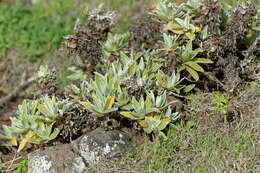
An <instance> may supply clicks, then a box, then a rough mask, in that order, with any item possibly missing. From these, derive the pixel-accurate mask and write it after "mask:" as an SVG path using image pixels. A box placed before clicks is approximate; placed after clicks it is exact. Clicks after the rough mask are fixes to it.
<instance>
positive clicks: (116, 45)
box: [100, 33, 128, 58]
mask: <svg viewBox="0 0 260 173" xmlns="http://www.w3.org/2000/svg"><path fill="white" fill-rule="evenodd" d="M127 41H128V34H114V35H112V34H111V33H108V36H107V40H106V41H105V42H101V43H100V44H101V46H102V52H103V55H104V56H105V57H106V58H109V57H110V56H111V54H112V55H114V56H119V55H120V51H121V50H122V49H123V48H124V46H125V45H126V43H127Z"/></svg>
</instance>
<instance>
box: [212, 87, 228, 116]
mask: <svg viewBox="0 0 260 173" xmlns="http://www.w3.org/2000/svg"><path fill="white" fill-rule="evenodd" d="M212 102H213V103H214V105H215V106H214V113H220V114H221V115H225V114H227V108H228V104H229V97H228V96H226V95H225V94H220V93H218V92H216V93H214V95H213V100H212Z"/></svg>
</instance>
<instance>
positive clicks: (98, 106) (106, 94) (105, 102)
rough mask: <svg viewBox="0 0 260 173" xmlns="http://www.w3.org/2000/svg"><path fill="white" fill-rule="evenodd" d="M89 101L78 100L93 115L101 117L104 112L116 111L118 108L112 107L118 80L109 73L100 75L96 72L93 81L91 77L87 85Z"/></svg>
mask: <svg viewBox="0 0 260 173" xmlns="http://www.w3.org/2000/svg"><path fill="white" fill-rule="evenodd" d="M88 87H89V89H90V91H89V92H90V94H89V96H90V97H91V100H92V103H91V102H89V101H88V102H80V103H81V104H82V105H83V106H84V107H85V108H86V109H87V110H89V111H91V112H92V113H93V115H94V116H96V117H102V116H104V115H105V114H108V113H110V112H114V111H116V110H117V109H118V108H117V107H113V105H114V101H115V97H114V94H115V92H116V91H117V88H118V87H119V82H118V81H117V80H116V79H115V78H113V77H112V76H111V75H105V76H103V75H101V74H99V73H96V75H95V81H93V80H92V79H91V81H90V83H89V85H88Z"/></svg>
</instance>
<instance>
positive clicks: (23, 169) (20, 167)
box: [14, 158, 28, 173]
mask: <svg viewBox="0 0 260 173" xmlns="http://www.w3.org/2000/svg"><path fill="white" fill-rule="evenodd" d="M14 169H15V171H14V172H15V173H27V172H28V159H27V158H24V159H23V160H21V161H20V162H19V163H17V164H16V165H15V166H14Z"/></svg>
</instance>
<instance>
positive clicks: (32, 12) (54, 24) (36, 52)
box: [0, 0, 74, 60]
mask: <svg viewBox="0 0 260 173" xmlns="http://www.w3.org/2000/svg"><path fill="white" fill-rule="evenodd" d="M44 3H45V4H46V2H44V1H43V2H42V1H40V2H38V4H39V5H38V4H37V5H36V7H29V6H25V5H22V4H21V2H20V0H19V1H18V3H14V4H13V5H12V8H10V6H7V5H1V7H0V51H1V52H2V53H3V52H5V51H6V49H8V48H12V49H15V50H17V51H18V52H19V55H20V56H21V57H24V58H27V59H30V60H37V59H39V58H40V57H41V56H43V55H44V54H46V52H53V51H55V50H56V49H57V48H58V47H59V46H60V43H61V41H62V36H64V35H65V34H68V33H69V32H70V31H71V30H72V28H73V25H74V22H73V20H74V19H73V18H72V17H69V18H68V21H65V20H64V18H63V17H65V16H63V15H65V14H66V13H67V12H68V11H70V10H72V5H71V4H70V1H69V0H57V1H52V2H51V3H50V4H48V6H47V7H45V8H43V4H44ZM47 9H48V10H47ZM54 9H55V10H54Z"/></svg>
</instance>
